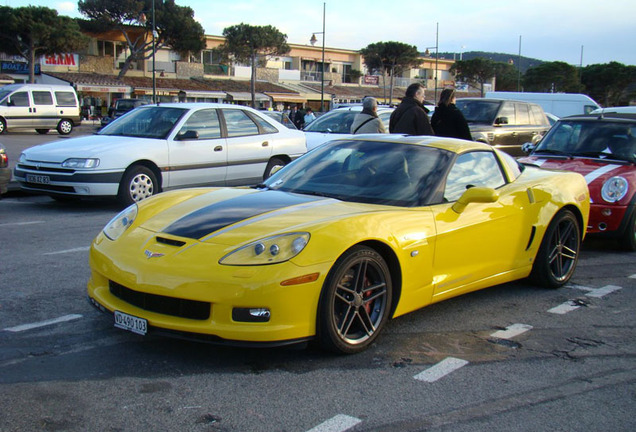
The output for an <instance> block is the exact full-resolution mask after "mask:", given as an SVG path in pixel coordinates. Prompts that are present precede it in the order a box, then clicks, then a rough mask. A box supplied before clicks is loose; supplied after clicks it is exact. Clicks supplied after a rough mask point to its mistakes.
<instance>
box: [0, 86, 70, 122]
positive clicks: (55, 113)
mask: <svg viewBox="0 0 636 432" xmlns="http://www.w3.org/2000/svg"><path fill="white" fill-rule="evenodd" d="M81 123H82V118H81V117H80V106H79V101H78V99H77V93H75V89H74V88H73V87H71V86H70V85H68V86H67V85H48V84H9V85H5V86H2V87H0V134H2V133H4V132H5V131H7V130H12V129H35V130H36V131H37V132H38V133H40V134H45V133H47V132H48V131H49V130H50V129H57V131H58V132H59V133H60V134H61V135H68V134H70V133H71V131H72V130H73V127H75V126H78V125H80V124H81Z"/></svg>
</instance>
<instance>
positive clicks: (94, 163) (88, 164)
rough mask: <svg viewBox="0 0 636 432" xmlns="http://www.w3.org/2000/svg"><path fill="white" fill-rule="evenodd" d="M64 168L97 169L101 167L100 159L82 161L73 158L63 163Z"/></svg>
mask: <svg viewBox="0 0 636 432" xmlns="http://www.w3.org/2000/svg"><path fill="white" fill-rule="evenodd" d="M62 166H63V167H64V168H97V167H98V166H99V159H80V158H71V159H66V160H65V161H64V162H62Z"/></svg>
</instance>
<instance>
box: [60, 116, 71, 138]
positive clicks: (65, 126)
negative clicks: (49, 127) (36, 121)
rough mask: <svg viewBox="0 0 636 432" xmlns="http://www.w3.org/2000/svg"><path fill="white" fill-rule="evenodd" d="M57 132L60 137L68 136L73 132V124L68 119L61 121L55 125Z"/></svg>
mask: <svg viewBox="0 0 636 432" xmlns="http://www.w3.org/2000/svg"><path fill="white" fill-rule="evenodd" d="M57 132H58V133H59V134H60V135H68V134H70V133H71V132H73V122H72V121H70V120H69V119H62V120H60V122H59V123H58V124H57Z"/></svg>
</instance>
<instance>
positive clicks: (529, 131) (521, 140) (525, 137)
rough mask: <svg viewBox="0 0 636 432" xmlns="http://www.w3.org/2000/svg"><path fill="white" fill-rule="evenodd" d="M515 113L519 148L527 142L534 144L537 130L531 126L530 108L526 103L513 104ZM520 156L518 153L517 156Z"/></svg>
mask: <svg viewBox="0 0 636 432" xmlns="http://www.w3.org/2000/svg"><path fill="white" fill-rule="evenodd" d="M515 113H516V117H517V126H516V129H517V144H518V145H519V146H521V145H523V144H525V143H527V142H534V141H533V137H534V135H536V134H537V133H538V130H537V127H536V126H534V125H533V117H532V116H531V113H530V106H529V105H528V104H526V103H522V102H515ZM521 154H522V153H519V156H520V155H521Z"/></svg>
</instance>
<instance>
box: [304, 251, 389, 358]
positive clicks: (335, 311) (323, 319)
mask: <svg viewBox="0 0 636 432" xmlns="http://www.w3.org/2000/svg"><path fill="white" fill-rule="evenodd" d="M392 290H393V286H392V284H391V274H390V271H389V267H388V266H387V264H386V262H385V261H384V259H383V258H382V256H381V255H380V254H379V253H377V252H376V251H375V250H373V249H371V248H368V247H365V246H355V247H353V248H351V249H349V250H348V251H347V252H345V253H344V254H343V255H342V256H341V257H340V258H338V260H337V261H336V263H335V264H334V265H333V267H332V268H331V270H330V271H329V274H328V275H327V279H326V280H325V284H324V286H323V288H322V293H321V295H320V303H319V307H318V323H317V336H318V341H319V343H320V345H321V346H322V347H323V348H324V349H327V350H329V351H333V352H336V353H340V354H354V353H358V352H361V351H363V350H365V349H366V348H367V347H368V346H369V345H370V344H371V343H373V341H374V340H375V339H376V338H377V337H378V335H379V334H380V332H381V331H382V328H383V327H384V325H385V324H386V322H387V321H388V319H389V313H390V311H391V295H392Z"/></svg>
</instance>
